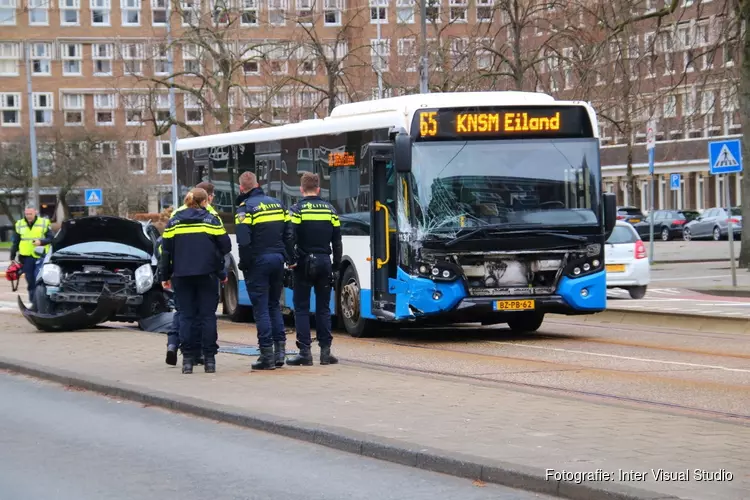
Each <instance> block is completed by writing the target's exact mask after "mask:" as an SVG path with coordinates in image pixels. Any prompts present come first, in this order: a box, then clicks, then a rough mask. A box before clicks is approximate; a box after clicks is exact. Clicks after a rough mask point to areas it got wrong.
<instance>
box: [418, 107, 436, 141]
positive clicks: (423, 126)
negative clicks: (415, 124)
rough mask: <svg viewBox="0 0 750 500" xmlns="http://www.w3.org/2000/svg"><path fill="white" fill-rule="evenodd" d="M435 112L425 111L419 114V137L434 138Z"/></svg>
mask: <svg viewBox="0 0 750 500" xmlns="http://www.w3.org/2000/svg"><path fill="white" fill-rule="evenodd" d="M435 115H437V112H435V111H426V112H424V113H420V114H419V135H420V136H422V137H435V136H436V135H437V132H438V126H437V120H436V119H435Z"/></svg>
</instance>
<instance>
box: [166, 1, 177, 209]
mask: <svg viewBox="0 0 750 500" xmlns="http://www.w3.org/2000/svg"><path fill="white" fill-rule="evenodd" d="M167 64H168V65H169V83H170V85H169V116H170V118H171V121H172V124H171V125H170V127H169V143H170V147H169V151H170V153H172V207H173V208H175V209H176V208H177V207H179V206H180V195H179V192H178V190H179V186H178V185H177V151H175V143H176V142H177V126H176V125H175V124H174V120H175V119H176V118H177V105H176V103H175V93H174V85H173V84H174V59H173V56H172V0H167Z"/></svg>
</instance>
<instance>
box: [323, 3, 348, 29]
mask: <svg viewBox="0 0 750 500" xmlns="http://www.w3.org/2000/svg"><path fill="white" fill-rule="evenodd" d="M343 11H344V0H323V24H324V25H325V26H341V13H342V12H343Z"/></svg>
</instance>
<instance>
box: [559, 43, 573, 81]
mask: <svg viewBox="0 0 750 500" xmlns="http://www.w3.org/2000/svg"><path fill="white" fill-rule="evenodd" d="M562 67H563V84H564V85H565V88H566V89H570V88H573V48H572V47H566V48H564V49H563V60H562Z"/></svg>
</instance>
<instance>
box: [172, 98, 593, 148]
mask: <svg viewBox="0 0 750 500" xmlns="http://www.w3.org/2000/svg"><path fill="white" fill-rule="evenodd" d="M519 104H520V105H530V106H534V105H538V106H543V105H549V104H556V105H569V106H584V107H586V108H587V110H588V113H589V117H590V118H591V122H592V128H593V130H594V134H595V136H596V137H598V135H599V134H598V132H599V130H598V124H597V120H596V114H595V113H594V110H593V108H592V107H591V105H590V104H588V103H586V102H580V101H556V100H555V99H554V98H553V97H552V96H550V95H548V94H544V93H539V92H513V91H497V92H441V93H435V94H415V95H406V96H399V97H390V98H387V99H376V100H372V101H362V102H355V103H350V104H341V105H339V106H336V108H334V109H333V111H332V112H331V116H329V117H327V118H322V119H314V120H304V121H301V122H298V123H290V124H287V125H281V126H278V127H263V128H256V129H250V130H242V131H239V132H230V133H226V134H213V135H206V136H201V137H190V138H185V139H179V140H178V141H177V143H176V146H175V149H176V150H177V151H190V150H194V149H203V148H216V147H224V146H232V145H236V144H250V143H260V142H270V141H280V140H283V139H292V138H295V137H311V136H316V135H328V134H343V133H346V132H353V131H357V130H373V129H384V128H385V129H393V128H397V129H398V128H403V129H405V130H406V131H407V132H408V131H409V128H410V124H411V119H412V116H413V115H414V113H415V112H416V111H417V110H419V109H420V108H455V107H473V106H487V105H490V106H513V105H519Z"/></svg>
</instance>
